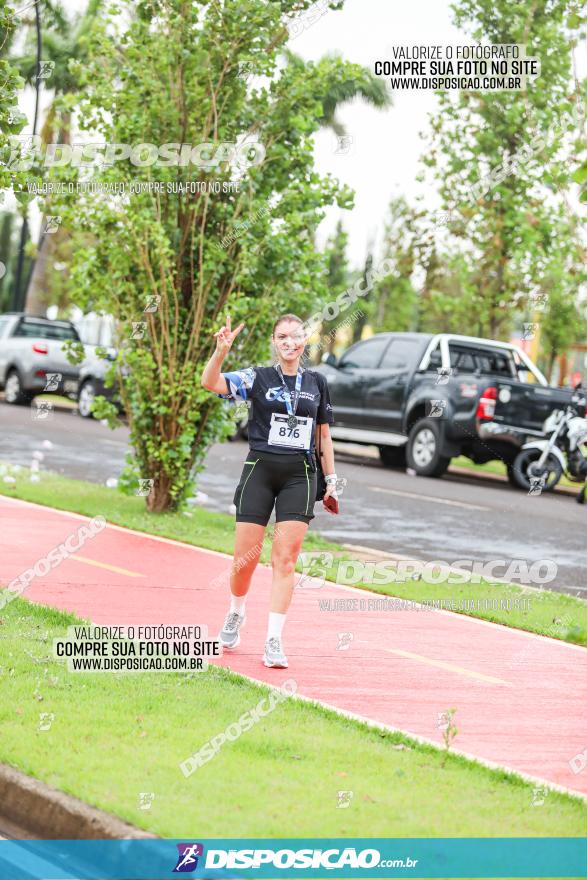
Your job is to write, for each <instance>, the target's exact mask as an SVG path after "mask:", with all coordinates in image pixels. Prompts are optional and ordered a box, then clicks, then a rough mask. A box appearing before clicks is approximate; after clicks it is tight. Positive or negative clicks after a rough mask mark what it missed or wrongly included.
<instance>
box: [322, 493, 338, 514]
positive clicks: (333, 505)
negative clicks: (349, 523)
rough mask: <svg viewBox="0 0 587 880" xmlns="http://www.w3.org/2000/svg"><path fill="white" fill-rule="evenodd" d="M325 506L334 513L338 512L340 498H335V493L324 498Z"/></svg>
mask: <svg viewBox="0 0 587 880" xmlns="http://www.w3.org/2000/svg"><path fill="white" fill-rule="evenodd" d="M324 507H326V509H327V510H330V511H331V512H332V513H338V498H334V496H333V495H329V496H328V498H325V499H324Z"/></svg>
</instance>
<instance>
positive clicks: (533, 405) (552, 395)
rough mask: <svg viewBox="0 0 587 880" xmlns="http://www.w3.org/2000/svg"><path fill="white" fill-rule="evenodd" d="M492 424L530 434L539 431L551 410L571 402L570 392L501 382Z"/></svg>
mask: <svg viewBox="0 0 587 880" xmlns="http://www.w3.org/2000/svg"><path fill="white" fill-rule="evenodd" d="M496 385H497V400H496V402H495V415H494V418H493V421H495V422H499V423H500V424H504V425H513V426H515V427H517V428H525V429H527V430H530V431H540V430H541V429H542V425H543V423H544V421H545V419H547V418H548V416H549V415H550V414H551V412H552V411H553V410H554V409H561V408H562V407H564V406H566V405H567V404H568V403H570V400H571V397H572V395H573V392H572V390H571V389H566V388H552V387H551V386H550V385H547V386H544V385H533V384H532V385H531V384H528V383H526V382H514V381H511V382H510V381H508V380H507V379H505V380H503V379H500V380H499V381H498V382H497V383H496Z"/></svg>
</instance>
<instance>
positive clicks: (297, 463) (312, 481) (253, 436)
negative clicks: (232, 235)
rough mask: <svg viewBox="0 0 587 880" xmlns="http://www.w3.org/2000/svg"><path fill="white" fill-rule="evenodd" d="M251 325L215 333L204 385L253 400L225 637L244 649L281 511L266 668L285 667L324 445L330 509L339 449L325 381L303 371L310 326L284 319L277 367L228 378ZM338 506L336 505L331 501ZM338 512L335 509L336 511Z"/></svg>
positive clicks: (279, 324) (277, 328)
mask: <svg viewBox="0 0 587 880" xmlns="http://www.w3.org/2000/svg"><path fill="white" fill-rule="evenodd" d="M243 327H244V324H240V325H239V326H238V327H237V328H236V330H234V331H233V330H232V329H231V324H230V318H229V317H227V319H226V325H225V326H224V327H223V328H222V329H221V330H219V331H218V332H217V333H215V334H214V335H215V337H216V351H215V352H214V354H213V355H212V357H211V358H210V360H209V361H208V363H207V365H206V367H205V369H204V372H203V373H202V385H203V387H204V388H206V389H207V390H208V391H213V392H214V393H216V394H217V395H218V396H219V397H223V398H225V399H227V400H233V401H237V400H239V399H240V400H249V401H250V409H249V423H248V430H249V446H250V449H249V453H248V455H247V457H246V460H245V463H244V466H243V471H242V474H241V478H240V481H239V484H238V486H237V488H236V492H235V495H234V504H235V506H236V541H235V548H234V562H233V566H232V570H231V576H230V608H229V610H228V613H227V615H226V619H225V621H224V625H223V627H222V630H221V631H220V634H219V636H218V638H219V641H220V643H221V645H222V646H223V647H224V648H226V649H232V648H236V647H237V645H239V644H240V630H241V629H242V627H243V624H244V623H245V620H246V613H245V603H246V598H247V593H248V591H249V587H250V585H251V579H252V576H253V573H254V571H255V568H256V567H257V563H258V561H259V556H260V555H261V550H262V547H263V540H264V535H265V528H266V526H267V523H268V522H269V517H270V516H271V513H272V511H273V508H274V507H275V521H276V528H275V532H274V537H273V546H272V551H271V565H272V569H273V580H272V586H271V605H270V608H271V610H270V612H269V623H268V627H267V638H266V641H265V652H264V656H263V662H264V663H265V666H271V667H278V668H282V669H283V668H285V667H287V665H288V663H287V657H286V656H285V654H284V651H283V646H282V631H283V625H284V623H285V618H286V614H287V610H288V608H289V605H290V602H291V598H292V593H293V588H294V577H295V566H296V562H297V558H298V555H299V552H300V548H301V546H302V541H303V540H304V536H305V534H306V531H307V529H308V525H309V523H310V520H312V519H313V518H314V512H313V511H314V502H315V499H316V479H317V477H316V466H315V442H314V436H315V434H316V433H317V432H320V437H319V439H318V443H319V448H320V452H321V461H322V468H323V471H324V474H325V477H326V494H325V496H324V505H325V507H326V509H328V507H327V506H326V500H327V498H329V497H331V496H332V497H333V498H334V499H336V497H337V495H336V479H337V477H336V473H335V472H334V450H333V448H332V439H331V437H330V427H329V425H331V424H332V423H333V421H334V420H333V416H332V406H331V405H330V397H329V394H328V385H327V383H326V379H325V377H324V376H323V375H322V374H321V373H318V372H315V371H313V370H308V369H304V368H302V367H301V366H300V359H301V357H302V355H303V353H304V349H305V346H306V333H305V329H304V324H303V321H302V320H301V319H300V318H298V317H296V315H282V316H281V317H280V318H278V319H277V321H276V322H275V324H274V327H273V333H272V337H271V341H272V345H273V350H274V354H275V357H276V363H275V365H274V366H272V367H247V368H245V369H242V370H236V371H234V372H231V373H221V372H220V370H221V367H222V363H223V361H224V359H225V358H226V356H227V354H228V352H229V351H230V349H231V347H232V343H233V342H234V340H235V338H236V336H237V335H238V334H239V333H240V332H241V330H242V328H243ZM331 503H332V502H331ZM330 512H332V511H330Z"/></svg>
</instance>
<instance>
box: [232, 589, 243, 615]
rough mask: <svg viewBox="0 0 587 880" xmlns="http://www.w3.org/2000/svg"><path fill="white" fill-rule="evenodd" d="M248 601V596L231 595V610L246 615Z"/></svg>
mask: <svg viewBox="0 0 587 880" xmlns="http://www.w3.org/2000/svg"><path fill="white" fill-rule="evenodd" d="M246 601H247V597H246V596H233V595H232V593H231V594H230V610H231V611H236V612H237V613H238V614H241V615H242V614H244V613H245V602H246Z"/></svg>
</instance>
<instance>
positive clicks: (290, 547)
mask: <svg viewBox="0 0 587 880" xmlns="http://www.w3.org/2000/svg"><path fill="white" fill-rule="evenodd" d="M307 531H308V524H307V523H305V522H297V520H291V521H290V520H288V521H286V522H280V523H278V524H277V526H276V527H275V537H274V539H273V548H272V550H271V565H272V566H273V583H272V585H271V611H273V612H277V613H278V614H286V613H287V609H288V608H289V605H290V602H291V597H292V595H293V588H294V582H295V570H296V562H297V561H298V556H299V555H300V550H301V548H302V542H303V540H304V537H305V535H306V532H307Z"/></svg>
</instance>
